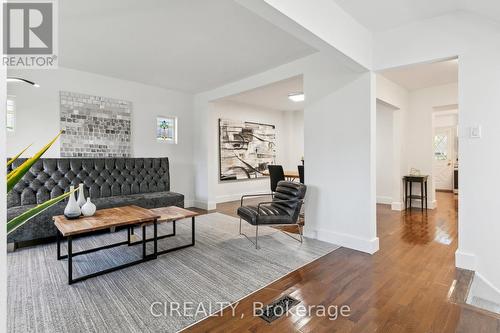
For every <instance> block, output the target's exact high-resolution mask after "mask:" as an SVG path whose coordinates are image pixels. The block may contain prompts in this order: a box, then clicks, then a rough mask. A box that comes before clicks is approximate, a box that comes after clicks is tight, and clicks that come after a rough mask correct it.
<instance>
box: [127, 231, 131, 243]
mask: <svg viewBox="0 0 500 333" xmlns="http://www.w3.org/2000/svg"><path fill="white" fill-rule="evenodd" d="M127 243H128V244H127V245H128V246H130V227H127Z"/></svg>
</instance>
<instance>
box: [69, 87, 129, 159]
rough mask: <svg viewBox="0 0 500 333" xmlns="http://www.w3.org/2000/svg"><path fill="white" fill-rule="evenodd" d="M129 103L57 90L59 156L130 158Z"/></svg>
mask: <svg viewBox="0 0 500 333" xmlns="http://www.w3.org/2000/svg"><path fill="white" fill-rule="evenodd" d="M131 111H132V103H131V102H128V101H122V100H117V99H113V98H107V97H101V96H91V95H84V94H79V93H74V92H67V91H61V92H60V112H61V114H60V117H61V129H62V130H64V134H63V135H62V136H61V157H130V125H131V124H130V123H131Z"/></svg>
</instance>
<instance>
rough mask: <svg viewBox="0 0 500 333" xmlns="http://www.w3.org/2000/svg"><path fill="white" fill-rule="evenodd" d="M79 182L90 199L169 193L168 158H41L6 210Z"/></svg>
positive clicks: (9, 199) (46, 197)
mask: <svg viewBox="0 0 500 333" xmlns="http://www.w3.org/2000/svg"><path fill="white" fill-rule="evenodd" d="M25 160H26V159H18V160H16V161H14V163H12V164H11V165H10V166H9V167H8V168H7V172H10V171H11V170H12V169H14V168H16V167H18V166H19V165H20V164H21V163H23V162H24V161H25ZM80 183H83V184H84V188H85V196H88V195H89V193H90V196H91V198H102V197H110V196H120V195H129V194H139V193H149V192H162V191H170V176H169V163H168V158H166V157H163V158H42V159H40V160H39V161H37V162H36V163H35V165H33V166H32V167H31V169H30V171H29V172H27V173H26V174H25V175H24V177H23V179H22V180H21V181H20V182H19V183H17V185H16V186H15V187H14V188H13V189H12V191H10V192H9V194H8V195H7V207H16V206H24V205H33V204H40V203H42V202H44V201H47V200H49V199H51V198H54V197H57V196H58V195H61V194H62V193H64V192H67V191H68V190H69V187H70V186H71V185H74V186H75V187H76V186H78V185H79V184H80Z"/></svg>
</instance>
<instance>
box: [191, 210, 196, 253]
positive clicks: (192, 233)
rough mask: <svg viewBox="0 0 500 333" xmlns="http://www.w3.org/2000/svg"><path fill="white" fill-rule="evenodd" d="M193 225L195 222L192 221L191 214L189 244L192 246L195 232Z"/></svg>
mask: <svg viewBox="0 0 500 333" xmlns="http://www.w3.org/2000/svg"><path fill="white" fill-rule="evenodd" d="M194 225H195V223H194V216H193V217H191V245H193V246H194V237H195V236H194V234H195V232H194Z"/></svg>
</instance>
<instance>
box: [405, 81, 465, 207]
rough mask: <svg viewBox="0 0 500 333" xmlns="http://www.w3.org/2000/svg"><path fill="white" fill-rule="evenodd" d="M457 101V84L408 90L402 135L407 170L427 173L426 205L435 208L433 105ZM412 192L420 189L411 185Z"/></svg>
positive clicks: (434, 106) (449, 103) (439, 105)
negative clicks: (405, 125) (428, 177)
mask: <svg viewBox="0 0 500 333" xmlns="http://www.w3.org/2000/svg"><path fill="white" fill-rule="evenodd" d="M456 104H458V85H457V84H456V83H453V84H447V85H442V86H435V87H430V88H424V89H419V90H414V91H411V92H410V93H409V110H408V114H407V130H406V135H405V136H406V141H405V149H406V150H407V152H408V154H407V161H408V169H411V168H415V169H418V170H420V172H421V174H425V175H430V179H431V181H430V183H429V187H428V200H427V201H428V205H429V208H434V207H435V206H436V204H437V202H436V193H435V184H434V179H433V163H434V158H433V153H434V152H433V148H432V140H433V113H434V110H435V108H436V107H441V106H447V105H456ZM417 187H418V186H417ZM414 192H415V193H420V189H419V188H414Z"/></svg>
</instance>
